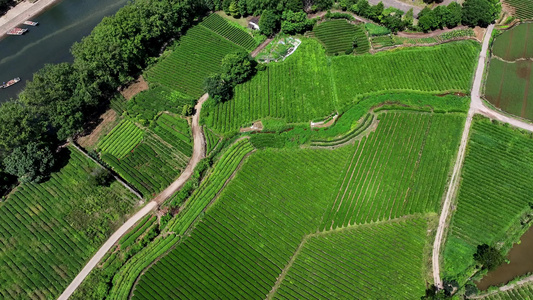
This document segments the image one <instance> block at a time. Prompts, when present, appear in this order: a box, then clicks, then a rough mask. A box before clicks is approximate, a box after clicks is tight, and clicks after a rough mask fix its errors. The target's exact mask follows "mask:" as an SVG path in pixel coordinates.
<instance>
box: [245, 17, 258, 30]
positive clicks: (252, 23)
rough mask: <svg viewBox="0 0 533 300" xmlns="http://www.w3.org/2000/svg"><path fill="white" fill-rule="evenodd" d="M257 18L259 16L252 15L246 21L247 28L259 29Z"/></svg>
mask: <svg viewBox="0 0 533 300" xmlns="http://www.w3.org/2000/svg"><path fill="white" fill-rule="evenodd" d="M259 18H260V17H252V18H251V19H250V21H248V28H250V29H252V30H259Z"/></svg>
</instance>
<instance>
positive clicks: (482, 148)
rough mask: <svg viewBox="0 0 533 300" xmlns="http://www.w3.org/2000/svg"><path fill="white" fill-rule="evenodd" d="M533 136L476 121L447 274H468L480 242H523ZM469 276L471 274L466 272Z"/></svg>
mask: <svg viewBox="0 0 533 300" xmlns="http://www.w3.org/2000/svg"><path fill="white" fill-rule="evenodd" d="M531 153H533V139H531V137H530V135H529V134H527V135H526V134H523V133H520V132H519V131H517V130H513V129H510V128H507V127H504V126H502V125H495V124H492V123H491V122H490V121H489V120H488V119H478V120H476V121H475V122H474V125H473V128H472V133H471V137H470V141H469V144H468V147H467V152H466V158H465V162H464V167H463V169H462V177H461V178H462V182H461V186H460V189H459V193H458V196H457V209H456V211H455V212H454V214H453V217H452V221H451V224H450V230H449V234H448V237H447V239H446V245H445V248H444V274H443V275H444V278H446V277H454V276H464V275H465V273H467V272H466V270H467V269H468V268H469V267H470V266H472V265H473V264H474V261H473V254H474V253H475V252H476V247H477V246H478V245H480V244H484V243H486V244H489V245H495V246H496V245H497V246H498V247H501V248H502V249H503V250H504V252H505V251H507V250H509V249H510V247H511V246H512V243H513V242H516V241H518V239H519V237H520V235H521V234H520V231H521V217H522V216H523V214H524V213H526V212H527V211H528V210H530V209H531V208H530V205H531V195H533V156H532V155H531ZM466 275H467V276H468V275H469V274H466Z"/></svg>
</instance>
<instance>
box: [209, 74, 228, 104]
mask: <svg viewBox="0 0 533 300" xmlns="http://www.w3.org/2000/svg"><path fill="white" fill-rule="evenodd" d="M204 91H205V92H206V93H208V94H209V97H211V98H213V100H214V101H215V104H217V103H219V102H223V101H226V100H229V99H231V97H232V96H233V87H232V86H231V83H229V82H227V81H225V80H224V79H223V78H222V76H221V75H220V74H213V75H210V76H209V77H207V78H206V79H205V82H204Z"/></svg>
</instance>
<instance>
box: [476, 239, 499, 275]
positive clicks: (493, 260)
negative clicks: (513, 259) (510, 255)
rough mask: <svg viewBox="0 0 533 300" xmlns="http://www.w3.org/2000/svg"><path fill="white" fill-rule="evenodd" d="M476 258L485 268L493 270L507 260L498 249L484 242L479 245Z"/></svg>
mask: <svg viewBox="0 0 533 300" xmlns="http://www.w3.org/2000/svg"><path fill="white" fill-rule="evenodd" d="M474 260H475V261H476V262H477V263H478V264H480V265H481V266H482V268H483V269H487V270H489V271H492V270H494V269H495V268H497V267H498V266H499V265H501V264H502V263H503V262H504V261H505V258H504V257H503V255H502V254H501V252H500V251H499V250H498V249H496V248H494V247H492V246H489V245H487V244H483V245H478V246H477V251H476V253H474Z"/></svg>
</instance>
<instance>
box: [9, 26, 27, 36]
mask: <svg viewBox="0 0 533 300" xmlns="http://www.w3.org/2000/svg"><path fill="white" fill-rule="evenodd" d="M26 31H28V29H26V28H18V27H15V28H13V29H11V30H10V31H8V32H7V34H9V35H23V34H24V33H25V32H26Z"/></svg>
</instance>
